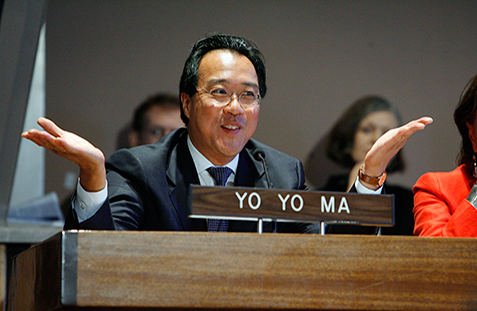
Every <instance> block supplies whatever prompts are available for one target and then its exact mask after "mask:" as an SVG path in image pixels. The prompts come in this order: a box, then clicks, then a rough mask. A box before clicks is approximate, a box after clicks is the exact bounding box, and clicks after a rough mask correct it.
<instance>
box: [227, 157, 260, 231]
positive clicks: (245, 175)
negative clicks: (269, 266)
mask: <svg viewBox="0 0 477 311" xmlns="http://www.w3.org/2000/svg"><path fill="white" fill-rule="evenodd" d="M234 186H236V187H249V188H267V183H266V180H265V171H264V169H263V166H262V164H261V163H260V162H257V161H254V160H253V158H252V155H251V154H250V153H249V151H248V149H247V148H244V150H242V152H241V153H240V158H239V164H238V166H237V174H235V182H234ZM229 231H233V232H254V231H257V223H256V222H255V221H242V220H231V221H230V222H229Z"/></svg>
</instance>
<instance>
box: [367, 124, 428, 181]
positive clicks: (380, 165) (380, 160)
mask: <svg viewBox="0 0 477 311" xmlns="http://www.w3.org/2000/svg"><path fill="white" fill-rule="evenodd" d="M432 121H433V120H432V118H430V117H421V118H419V119H417V120H412V121H410V122H408V123H407V124H404V125H402V126H400V127H397V128H394V129H391V130H389V131H387V132H386V133H384V134H383V135H382V136H381V137H380V138H378V140H377V141H376V142H375V143H374V144H373V146H372V147H371V149H370V150H369V151H368V153H367V154H366V157H365V159H364V172H365V173H366V175H369V176H380V175H381V174H382V173H383V172H384V171H385V170H386V166H387V165H388V163H389V161H391V159H392V158H393V157H394V156H395V155H396V154H397V153H398V152H399V150H401V148H402V147H404V145H405V144H406V142H407V140H408V139H409V137H411V135H412V134H414V133H415V132H416V131H419V130H423V129H424V128H425V127H426V125H428V124H430V123H432ZM364 186H366V187H368V185H366V184H364ZM368 188H370V189H371V187H368Z"/></svg>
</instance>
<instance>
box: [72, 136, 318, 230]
mask: <svg viewBox="0 0 477 311" xmlns="http://www.w3.org/2000/svg"><path fill="white" fill-rule="evenodd" d="M257 147H258V148H261V149H262V150H263V151H264V153H265V158H266V163H267V167H268V172H269V175H270V180H271V182H272V187H273V188H274V189H302V190H304V189H306V186H305V184H304V183H305V176H304V170H303V165H302V163H301V162H300V161H299V160H298V159H295V158H293V157H290V156H288V155H286V154H284V153H282V152H279V151H277V150H275V149H272V148H270V147H268V146H266V145H264V144H262V143H259V142H257V141H255V140H253V139H251V140H250V141H249V142H248V143H247V144H246V146H245V148H244V149H243V150H242V152H241V153H240V159H239V163H238V167H237V173H236V175H235V186H243V187H257V188H267V182H266V177H265V172H264V169H263V165H262V163H261V162H260V161H256V160H255V159H254V158H253V156H252V154H251V152H252V151H253V150H254V149H255V148H257ZM106 170H107V179H108V200H107V201H106V202H105V203H104V204H103V206H102V207H101V208H100V209H99V211H98V212H97V213H96V214H95V215H94V216H93V217H92V218H90V219H88V220H86V221H85V222H83V223H78V221H77V218H76V215H75V213H74V211H73V210H72V209H71V208H70V212H69V214H68V216H67V218H66V222H65V229H111V230H112V229H115V230H161V231H206V230H207V225H206V221H205V220H204V219H191V218H189V217H188V215H189V202H188V197H189V186H190V185H191V184H197V185H198V184H200V182H199V177H198V175H197V171H196V168H195V166H194V162H193V160H192V156H191V155H190V152H189V149H188V146H187V129H185V128H182V129H178V130H176V131H174V132H172V133H170V134H169V135H167V136H165V137H164V138H163V139H161V140H160V141H159V142H157V143H155V144H152V145H146V146H140V147H136V148H132V149H121V150H119V151H117V152H115V153H114V154H113V155H112V156H111V157H110V158H109V159H108V160H107V162H106ZM272 227H273V224H272V223H264V229H263V231H264V232H270V231H272ZM229 231H236V232H253V231H255V232H256V231H257V224H256V222H251V221H230V224H229ZM278 231H279V232H294V233H295V232H296V233H298V232H300V233H302V232H319V225H314V224H292V223H279V224H278Z"/></svg>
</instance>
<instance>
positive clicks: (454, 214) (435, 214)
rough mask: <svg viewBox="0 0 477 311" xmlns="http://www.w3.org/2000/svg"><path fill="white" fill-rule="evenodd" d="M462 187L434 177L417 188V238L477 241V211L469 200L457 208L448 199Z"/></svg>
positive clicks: (421, 180)
mask: <svg viewBox="0 0 477 311" xmlns="http://www.w3.org/2000/svg"><path fill="white" fill-rule="evenodd" d="M462 186H463V185H456V184H455V183H453V182H449V181H447V182H444V180H440V179H439V178H438V177H437V175H436V174H433V173H427V174H424V175H423V176H422V177H421V178H419V180H418V181H417V182H416V184H415V185H414V188H413V192H414V221H415V226H414V235H417V236H428V237H430V236H433V237H477V209H476V208H475V207H474V206H473V205H472V204H470V203H469V202H468V201H467V200H466V198H464V199H463V200H462V201H461V202H457V204H455V203H452V201H451V200H449V199H448V195H449V194H450V195H452V193H458V192H459V191H456V190H455V189H456V188H457V187H462ZM452 188H454V189H452ZM453 190H454V191H453Z"/></svg>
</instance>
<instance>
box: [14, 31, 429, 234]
mask: <svg viewBox="0 0 477 311" xmlns="http://www.w3.org/2000/svg"><path fill="white" fill-rule="evenodd" d="M265 80H266V77H265V66H264V60H263V56H262V54H261V52H260V51H259V50H258V49H257V48H256V46H255V44H253V43H252V42H251V41H249V40H247V39H245V38H241V37H236V36H230V35H225V34H216V35H212V36H209V37H206V38H203V39H200V40H199V41H198V42H196V44H195V45H194V46H193V48H192V50H191V53H190V55H189V57H188V59H187V61H186V63H185V66H184V69H183V73H182V76H181V80H180V86H179V91H180V100H181V118H182V120H183V121H184V123H185V124H186V128H180V129H177V130H175V131H173V132H171V133H170V134H168V135H166V136H165V137H164V138H162V139H161V140H160V141H158V142H157V143H155V144H152V145H145V146H139V147H136V148H131V149H121V150H119V151H117V152H115V153H114V154H113V155H112V156H111V157H110V158H109V159H108V161H106V162H105V159H104V155H103V153H102V152H101V150H99V149H97V148H96V147H94V146H93V145H91V144H90V143H89V142H88V141H86V140H84V139H83V138H81V137H79V136H78V135H76V134H73V133H71V132H68V131H65V130H63V129H61V128H59V127H58V126H56V125H55V124H54V123H53V122H52V121H50V120H48V119H45V118H40V119H39V120H38V123H39V124H40V126H42V127H43V128H44V129H45V130H44V131H38V130H35V129H32V130H30V131H28V132H24V133H23V134H22V136H23V137H25V138H28V139H31V140H32V141H33V142H35V143H37V144H38V145H40V146H44V147H46V148H48V149H50V150H52V151H53V152H55V153H56V154H58V155H60V156H62V157H64V158H67V159H69V160H71V161H73V162H75V163H77V164H78V165H79V167H80V178H79V182H78V186H77V192H76V194H75V195H74V197H73V199H72V207H71V209H70V213H69V214H68V216H67V219H66V223H65V229H116V230H166V231H235V232H256V231H257V222H255V221H254V222H250V221H232V220H231V221H223V222H219V223H216V222H212V221H207V220H204V219H191V218H189V217H188V216H189V206H188V203H189V202H188V193H189V186H190V185H191V184H200V185H208V186H212V185H215V184H218V183H219V182H218V181H216V180H218V179H220V180H221V182H220V184H221V185H234V186H244V187H257V188H268V184H267V179H266V176H265V172H264V167H263V165H262V163H261V161H258V160H256V159H254V156H253V154H252V153H253V151H254V150H257V149H260V150H261V151H262V152H263V154H264V155H265V158H266V165H267V167H268V172H269V176H270V180H271V187H273V188H274V189H306V188H307V187H306V186H305V176H304V170H303V165H302V163H301V162H300V161H299V160H298V159H296V158H293V157H291V156H288V155H286V154H284V153H282V152H280V151H277V150H275V149H272V148H271V147H269V146H267V145H265V144H262V143H260V142H258V141H256V140H254V139H252V138H251V137H252V135H253V134H254V132H255V130H256V128H257V124H258V119H259V113H260V105H261V102H262V99H263V98H264V97H265V95H266V92H267V86H266V82H265ZM430 122H432V119H430V118H426V117H424V118H420V119H418V120H414V121H411V122H409V123H408V124H406V125H404V126H402V127H400V128H396V129H393V130H390V131H388V132H387V133H386V134H385V135H383V136H382V137H381V139H379V140H378V141H377V142H376V143H375V145H374V146H373V148H372V149H371V150H370V152H369V153H368V155H367V157H366V160H365V168H364V170H363V175H361V176H367V178H364V179H363V180H361V181H358V180H357V182H356V188H357V189H353V191H358V192H362V191H367V192H368V193H380V191H381V190H380V189H381V188H380V186H379V185H378V184H377V183H376V182H375V181H376V180H378V179H379V178H377V177H379V176H380V175H384V171H385V169H386V165H387V163H388V162H389V160H390V159H391V158H392V157H393V156H394V155H395V154H396V153H397V152H398V151H399V149H400V148H402V146H403V145H404V144H405V142H406V141H407V139H408V138H409V137H410V136H411V135H412V133H414V132H415V131H417V130H420V129H423V128H424V127H425V125H426V124H428V123H430ZM217 172H219V173H218V174H217ZM219 176H221V177H222V178H219ZM363 189H364V190H363ZM273 227H274V226H273V224H272V223H267V224H264V226H263V231H264V232H270V231H272V230H273ZM278 231H279V232H300V233H304V232H319V225H315V224H300V223H297V224H293V223H279V226H278Z"/></svg>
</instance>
